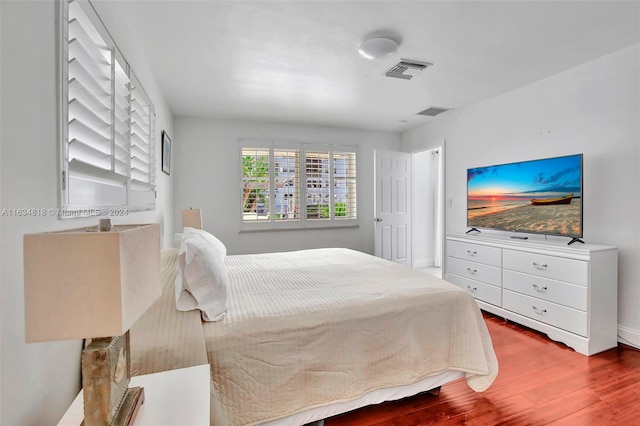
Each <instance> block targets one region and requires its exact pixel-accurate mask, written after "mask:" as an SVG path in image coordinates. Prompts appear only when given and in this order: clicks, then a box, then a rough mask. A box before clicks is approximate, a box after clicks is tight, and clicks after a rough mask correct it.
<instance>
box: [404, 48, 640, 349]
mask: <svg viewBox="0 0 640 426" xmlns="http://www.w3.org/2000/svg"><path fill="white" fill-rule="evenodd" d="M639 64H640V46H639V45H635V46H632V47H630V48H627V49H624V50H621V51H619V52H616V53H613V54H610V55H607V56H605V57H602V58H600V59H597V60H595V61H592V62H589V63H586V64H583V65H581V66H579V67H576V68H573V69H570V70H568V71H565V72H563V73H560V74H557V75H555V76H552V77H549V78H546V79H544V80H541V81H539V82H537V83H534V84H531V85H528V86H525V87H522V88H520V89H517V90H514V91H512V92H509V93H507V94H504V95H502V96H499V97H496V98H493V99H491V100H488V101H486V102H483V103H479V104H476V105H474V106H470V107H467V108H464V109H461V110H458V111H451V112H447V113H445V114H443V115H441V116H439V117H436V118H435V119H434V120H433V121H432V122H431V123H429V124H427V125H425V126H423V127H420V128H416V129H412V130H409V131H406V132H405V133H404V134H403V137H402V142H403V147H404V148H405V150H407V151H413V150H417V149H419V148H420V147H421V146H423V145H422V144H423V143H424V142H423V141H425V140H433V139H446V140H447V155H446V189H445V199H447V200H448V199H449V198H451V199H452V201H453V206H452V207H447V208H446V215H447V222H446V223H447V231H448V232H458V233H459V232H464V231H465V230H466V228H465V225H466V169H467V168H469V167H478V166H487V165H492V164H497V163H504V162H513V161H520V160H528V159H535V158H543V157H551V156H556V155H564V154H574V153H584V171H585V175H584V200H583V202H584V239H585V240H586V241H588V242H591V243H600V244H609V245H615V246H618V247H619V268H618V269H619V292H618V296H619V297H618V300H619V310H618V312H619V313H618V324H619V335H620V336H621V337H622V338H623V339H626V340H629V341H630V342H631V343H633V344H634V345H635V346H640V316H639V315H638V312H639V311H640V285H639V283H640V243H639V237H640V228H639V222H640V221H639V218H640V206H639V198H640V197H639V196H640V191H639V190H638V184H639V183H640V174H639V173H638V169H639V167H638V164H639V163H638V160H639V158H638V156H639V148H640V144H639V140H640V131H639V126H640V125H639V117H640V109H639V104H640V100H639V97H640V84H639V79H640V77H639V76H640V66H639ZM621 340H622V339H621Z"/></svg>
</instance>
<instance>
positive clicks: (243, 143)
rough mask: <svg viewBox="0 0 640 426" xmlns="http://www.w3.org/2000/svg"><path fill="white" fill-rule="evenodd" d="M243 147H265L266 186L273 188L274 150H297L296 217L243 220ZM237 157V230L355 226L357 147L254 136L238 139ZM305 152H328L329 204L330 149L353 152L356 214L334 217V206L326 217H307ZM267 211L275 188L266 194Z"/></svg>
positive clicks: (272, 203) (356, 225) (357, 203)
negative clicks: (298, 186) (266, 152)
mask: <svg viewBox="0 0 640 426" xmlns="http://www.w3.org/2000/svg"><path fill="white" fill-rule="evenodd" d="M245 148H258V149H265V150H267V149H268V151H269V185H270V188H275V179H276V176H275V173H274V169H275V162H274V150H279V149H290V150H298V152H299V154H298V155H299V165H298V175H299V177H298V179H299V181H300V188H299V191H300V193H299V200H300V202H299V203H300V204H299V208H300V212H301V216H300V219H299V220H297V221H285V220H276V219H275V216H274V215H271V217H270V218H269V220H268V221H264V222H247V221H245V220H244V219H243V210H242V203H243V198H242V189H243V188H244V187H243V167H242V157H243V149H245ZM236 152H237V158H236V167H237V172H236V176H237V179H238V191H237V196H236V200H237V202H236V204H235V205H236V208H235V209H234V212H236V213H235V214H236V215H237V217H238V228H239V230H240V232H251V231H279V230H294V229H295V230H301V229H329V228H349V227H358V226H359V225H360V217H359V215H358V211H359V200H360V194H359V192H360V189H359V185H358V156H359V154H358V147H357V146H355V145H342V144H330V143H315V142H296V141H287V140H282V139H258V138H239V139H238V147H237V150H236ZM307 152H328V153H329V164H330V166H329V167H330V173H329V176H330V185H329V187H330V195H329V198H330V200H331V205H332V206H334V201H333V198H334V190H335V189H334V178H333V173H331V171H332V170H333V153H334V152H341V153H344V152H347V153H353V154H354V155H355V166H356V170H355V182H356V188H355V198H356V200H355V201H356V203H355V211H356V216H355V217H354V218H338V219H336V217H335V207H334V208H330V209H329V211H330V217H329V218H326V219H311V220H309V219H307V209H306V207H307V201H306V200H307V192H306V189H307V170H306V158H307V156H306V154H307ZM269 199H270V202H269V210H270V211H271V210H272V209H273V208H275V191H270V193H269Z"/></svg>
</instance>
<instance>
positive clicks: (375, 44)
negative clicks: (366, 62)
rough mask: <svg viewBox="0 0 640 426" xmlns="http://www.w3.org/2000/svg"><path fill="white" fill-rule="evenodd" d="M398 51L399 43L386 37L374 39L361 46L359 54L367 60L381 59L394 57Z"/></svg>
mask: <svg viewBox="0 0 640 426" xmlns="http://www.w3.org/2000/svg"><path fill="white" fill-rule="evenodd" d="M397 51H398V43H396V42H395V41H394V40H391V39H390V38H386V37H374V38H370V39H368V40H365V41H363V42H362V44H360V47H359V48H358V53H360V56H362V57H363V58H366V59H370V60H373V59H381V58H386V57H389V56H393V55H394V54H395V53H396V52H397Z"/></svg>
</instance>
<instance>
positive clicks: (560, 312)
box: [502, 290, 588, 337]
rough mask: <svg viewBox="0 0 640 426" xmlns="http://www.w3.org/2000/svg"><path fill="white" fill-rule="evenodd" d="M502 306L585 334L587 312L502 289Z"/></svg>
mask: <svg viewBox="0 0 640 426" xmlns="http://www.w3.org/2000/svg"><path fill="white" fill-rule="evenodd" d="M502 307H503V308H504V309H508V310H510V311H513V312H516V313H518V314H520V315H524V316H525V317H529V318H531V319H534V320H537V321H540V322H544V323H546V324H549V325H552V326H554V327H558V328H561V329H563V330H567V331H570V332H571V333H575V334H579V335H580V336H585V337H586V336H587V331H588V330H587V313H586V312H582V311H578V310H575V309H572V308H567V307H566V306H561V305H558V304H555V303H551V302H547V301H545V300H541V299H536V298H534V297H530V296H525V295H524V294H520V293H514V292H513V291H509V290H504V291H503V292H502Z"/></svg>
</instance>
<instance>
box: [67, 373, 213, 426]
mask: <svg viewBox="0 0 640 426" xmlns="http://www.w3.org/2000/svg"><path fill="white" fill-rule="evenodd" d="M210 383H211V374H210V368H209V364H205V365H198V366H196V367H188V368H181V369H179V370H171V371H163V372H160V373H153V374H146V375H144V376H136V377H132V378H131V383H130V384H129V387H133V386H142V387H144V404H142V406H141V407H140V410H139V411H138V415H137V416H136V418H135V421H134V422H133V424H134V426H147V425H148V426H173V425H175V426H206V425H208V424H209V392H210V388H209V386H210ZM83 419H84V413H83V395H82V391H80V393H79V394H78V396H77V397H76V399H75V400H74V401H73V403H72V404H71V406H70V407H69V409H68V410H67V412H66V413H65V415H64V416H63V417H62V419H61V420H60V422H59V423H58V426H79V425H80V423H81V422H82V420H83Z"/></svg>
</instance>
